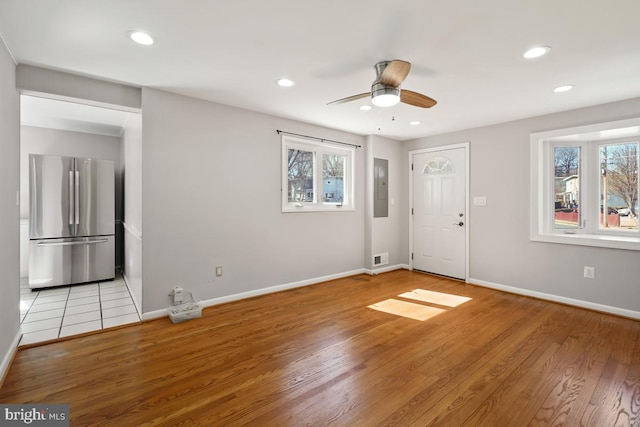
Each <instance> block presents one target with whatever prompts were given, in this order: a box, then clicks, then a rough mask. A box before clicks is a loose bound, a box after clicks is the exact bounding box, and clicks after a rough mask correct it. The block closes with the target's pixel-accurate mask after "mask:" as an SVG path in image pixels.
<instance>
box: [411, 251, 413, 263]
mask: <svg viewBox="0 0 640 427" xmlns="http://www.w3.org/2000/svg"><path fill="white" fill-rule="evenodd" d="M411 260H412V261H413V252H411Z"/></svg>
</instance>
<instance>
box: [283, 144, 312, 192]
mask: <svg viewBox="0 0 640 427" xmlns="http://www.w3.org/2000/svg"><path fill="white" fill-rule="evenodd" d="M313 158H314V153H313V151H304V150H296V149H291V148H289V149H288V151H287V159H288V170H287V176H288V180H287V184H288V185H287V191H288V201H289V202H298V203H302V202H313V200H314V199H313V163H314V162H313Z"/></svg>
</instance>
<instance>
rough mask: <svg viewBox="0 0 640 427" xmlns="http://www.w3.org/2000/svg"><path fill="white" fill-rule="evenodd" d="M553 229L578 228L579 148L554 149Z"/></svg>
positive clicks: (579, 215)
mask: <svg viewBox="0 0 640 427" xmlns="http://www.w3.org/2000/svg"><path fill="white" fill-rule="evenodd" d="M554 161H555V174H554V183H555V200H554V202H555V215H554V228H556V229H576V228H580V222H581V220H580V218H581V213H580V147H556V148H555V149H554Z"/></svg>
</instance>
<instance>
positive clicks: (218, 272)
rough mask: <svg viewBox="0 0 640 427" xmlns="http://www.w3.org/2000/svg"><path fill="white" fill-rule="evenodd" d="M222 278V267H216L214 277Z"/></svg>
mask: <svg viewBox="0 0 640 427" xmlns="http://www.w3.org/2000/svg"><path fill="white" fill-rule="evenodd" d="M220 276H222V267H220V266H218V267H216V277H220Z"/></svg>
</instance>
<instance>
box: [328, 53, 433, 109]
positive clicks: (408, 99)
mask: <svg viewBox="0 0 640 427" xmlns="http://www.w3.org/2000/svg"><path fill="white" fill-rule="evenodd" d="M375 69H376V79H375V80H374V81H373V83H372V84H371V92H365V93H361V94H358V95H352V96H348V97H346V98H342V99H338V100H336V101H333V102H330V103H328V104H327V105H333V104H344V103H345V102H350V101H355V100H357V99H362V98H366V97H368V96H370V97H371V102H372V103H373V105H376V106H378V107H390V106H392V105H396V104H397V103H398V102H403V103H405V104H409V105H413V106H416V107H420V108H431V107H433V106H434V105H436V103H437V101H436V100H435V99H432V98H429V97H428V96H426V95H423V94H421V93H418V92H413V91H410V90H406V89H400V84H402V82H403V81H404V79H406V78H407V75H408V74H409V70H411V63H409V62H407V61H402V60H399V59H394V60H393V61H380V62H378V63H377V64H376V65H375Z"/></svg>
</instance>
